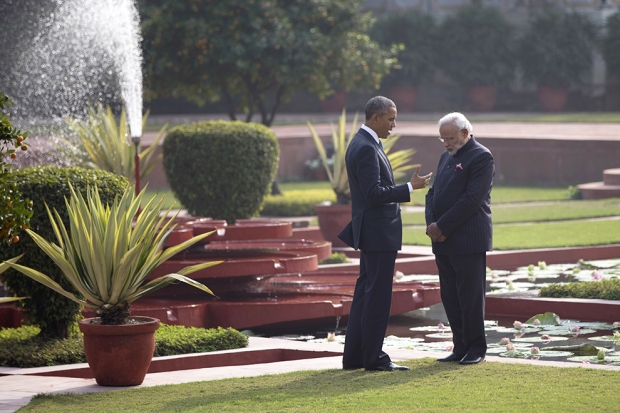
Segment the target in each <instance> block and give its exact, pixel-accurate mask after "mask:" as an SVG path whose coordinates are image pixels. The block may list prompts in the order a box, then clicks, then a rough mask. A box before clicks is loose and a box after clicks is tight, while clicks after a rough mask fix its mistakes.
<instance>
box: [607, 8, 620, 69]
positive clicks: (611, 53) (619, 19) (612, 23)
mask: <svg viewBox="0 0 620 413" xmlns="http://www.w3.org/2000/svg"><path fill="white" fill-rule="evenodd" d="M603 56H605V63H607V70H608V71H609V73H610V74H612V75H614V76H615V77H616V78H617V79H620V12H618V13H614V14H612V15H611V16H609V17H608V18H607V27H606V33H605V35H604V36H603Z"/></svg>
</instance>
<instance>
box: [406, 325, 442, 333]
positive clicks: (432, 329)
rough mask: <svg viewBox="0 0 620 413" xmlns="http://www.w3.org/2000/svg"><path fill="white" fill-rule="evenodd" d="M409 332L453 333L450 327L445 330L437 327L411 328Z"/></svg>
mask: <svg viewBox="0 0 620 413" xmlns="http://www.w3.org/2000/svg"><path fill="white" fill-rule="evenodd" d="M409 330H410V331H438V332H444V331H452V330H450V327H449V326H445V327H444V328H439V327H437V326H423V327H411V328H410V329H409Z"/></svg>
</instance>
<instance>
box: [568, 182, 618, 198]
mask: <svg viewBox="0 0 620 413" xmlns="http://www.w3.org/2000/svg"><path fill="white" fill-rule="evenodd" d="M577 188H578V189H579V191H580V192H581V197H582V198H583V199H605V198H620V185H607V184H606V183H605V182H590V183H587V184H581V185H577Z"/></svg>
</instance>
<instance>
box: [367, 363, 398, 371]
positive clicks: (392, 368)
mask: <svg viewBox="0 0 620 413" xmlns="http://www.w3.org/2000/svg"><path fill="white" fill-rule="evenodd" d="M366 370H371V371H396V370H400V371H405V370H409V367H407V366H399V365H398V364H394V363H392V362H390V364H386V365H385V366H377V367H375V368H374V369H366Z"/></svg>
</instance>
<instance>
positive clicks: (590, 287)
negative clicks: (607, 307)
mask: <svg viewBox="0 0 620 413" xmlns="http://www.w3.org/2000/svg"><path fill="white" fill-rule="evenodd" d="M538 295H539V297H552V298H588V299H598V300H620V279H618V278H612V279H610V280H601V281H587V282H574V283H570V284H551V285H549V286H546V287H542V288H541V289H540V292H539V294H538Z"/></svg>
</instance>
